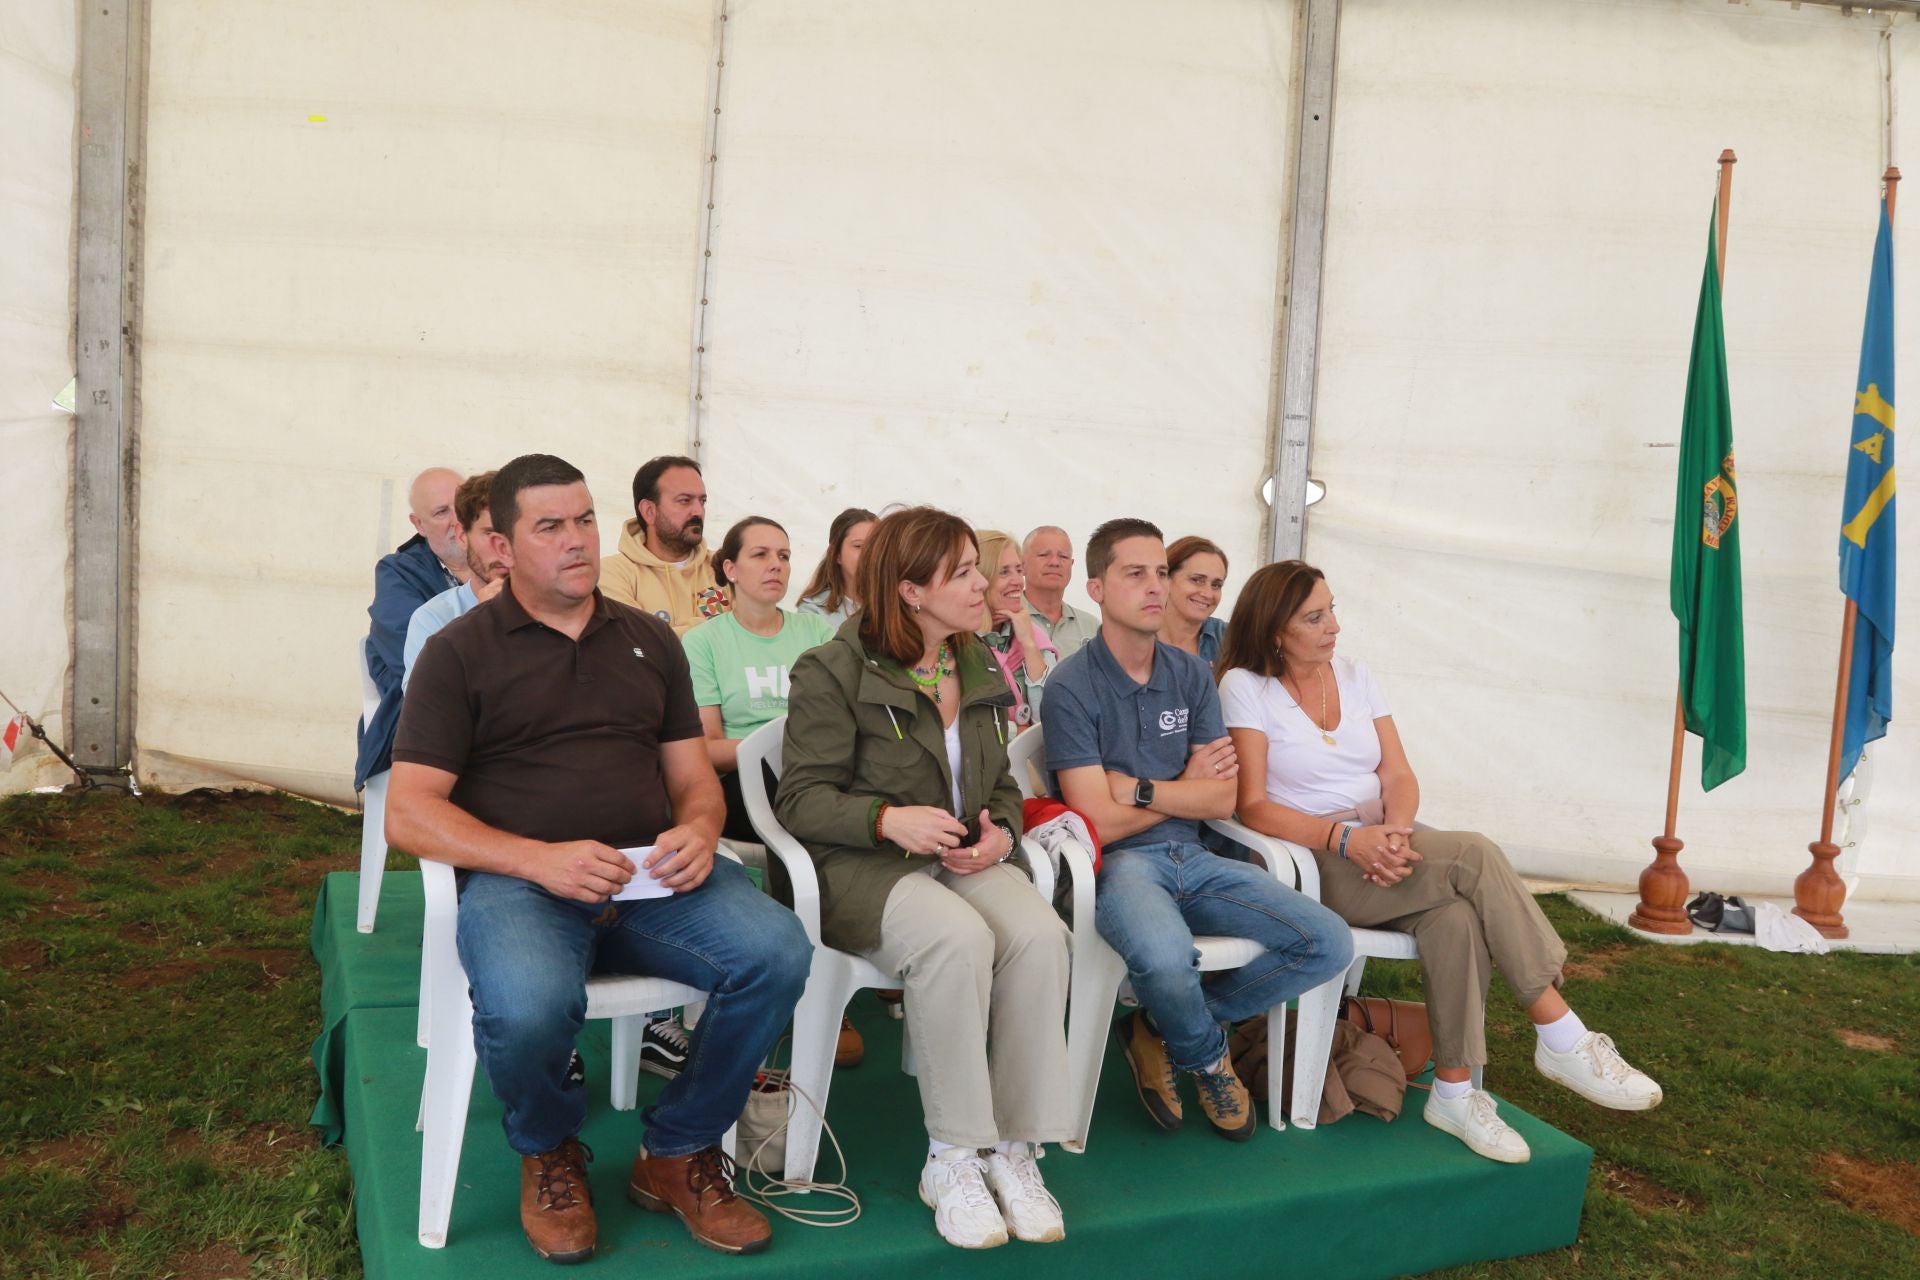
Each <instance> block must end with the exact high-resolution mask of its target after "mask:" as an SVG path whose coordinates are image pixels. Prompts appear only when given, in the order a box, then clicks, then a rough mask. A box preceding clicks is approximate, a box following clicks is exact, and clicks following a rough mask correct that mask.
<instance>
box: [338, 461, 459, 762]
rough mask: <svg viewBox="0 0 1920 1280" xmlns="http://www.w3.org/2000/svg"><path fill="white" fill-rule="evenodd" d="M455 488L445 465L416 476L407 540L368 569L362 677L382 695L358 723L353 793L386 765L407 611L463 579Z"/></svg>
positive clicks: (395, 722) (455, 475) (402, 669)
mask: <svg viewBox="0 0 1920 1280" xmlns="http://www.w3.org/2000/svg"><path fill="white" fill-rule="evenodd" d="M459 487H460V473H459V472H457V471H454V470H453V469H451V468H449V467H428V468H427V469H426V470H425V471H422V472H421V473H420V474H419V475H417V476H415V477H414V478H413V484H412V485H411V486H409V487H408V489H407V505H408V507H409V508H410V510H409V511H408V513H407V519H408V520H409V521H410V522H411V523H412V525H413V536H412V537H411V538H408V539H407V540H406V541H405V542H403V543H401V544H400V545H399V547H397V548H396V549H395V550H394V552H393V554H391V555H387V556H382V557H381V558H380V563H379V564H378V565H376V566H375V567H374V570H373V603H372V604H371V605H368V606H367V613H368V615H369V616H371V617H372V619H373V626H372V628H371V629H370V630H369V631H368V633H367V671H368V673H369V674H370V675H372V676H373V683H374V684H375V685H376V686H378V688H379V690H380V705H379V706H378V707H377V708H375V710H374V713H373V717H372V718H371V719H369V720H367V721H365V722H363V723H362V724H361V725H360V747H359V753H358V756H357V757H356V759H355V761H354V765H353V786H354V790H356V791H357V790H359V789H360V788H361V787H364V786H366V785H367V779H368V778H371V777H372V776H373V775H374V774H376V773H380V772H382V771H384V770H385V769H386V768H387V767H388V766H389V765H390V764H391V763H392V756H393V732H394V730H395V728H397V727H398V726H399V724H400V692H401V689H400V684H401V678H402V677H403V676H404V675H405V673H406V663H405V660H404V657H403V651H404V650H405V647H406V643H407V624H408V622H410V621H411V620H412V619H413V611H414V610H415V609H418V608H419V607H420V606H421V605H423V604H425V603H426V602H427V601H429V600H431V599H433V598H434V597H435V596H437V595H439V594H440V593H441V592H443V591H446V590H448V589H450V588H452V587H457V586H459V585H460V584H461V583H463V582H465V581H466V580H467V578H468V576H469V575H468V571H467V551H466V547H465V546H464V545H462V543H461V541H460V518H459V515H458V513H457V512H456V511H455V509H454V505H453V495H454V493H455V491H456V490H458V489H459Z"/></svg>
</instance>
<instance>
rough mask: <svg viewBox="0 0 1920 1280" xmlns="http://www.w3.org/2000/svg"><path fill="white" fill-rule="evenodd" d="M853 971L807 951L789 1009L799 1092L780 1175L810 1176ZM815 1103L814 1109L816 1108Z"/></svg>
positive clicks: (806, 1179) (804, 1179) (792, 1178)
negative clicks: (800, 985)
mask: <svg viewBox="0 0 1920 1280" xmlns="http://www.w3.org/2000/svg"><path fill="white" fill-rule="evenodd" d="M853 992H854V984H853V970H852V969H851V967H850V966H849V965H848V964H847V963H846V962H845V961H844V960H840V959H838V958H837V957H835V956H832V955H824V954H822V953H821V952H819V951H815V952H814V953H813V975H812V976H811V977H810V978H808V979H807V989H806V990H805V991H804V992H803V993H802V994H801V996H800V1003H799V1005H798V1006H797V1007H795V1009H794V1011H793V1066H792V1076H791V1079H792V1083H793V1087H794V1089H795V1090H796V1091H797V1092H798V1093H799V1094H800V1097H799V1098H797V1099H796V1100H795V1101H794V1104H793V1114H792V1118H791V1119H790V1120H788V1122H787V1165H786V1170H785V1173H786V1179H787V1181H789V1182H811V1181H813V1166H814V1164H815V1162H816V1161H817V1160H818V1159H819V1157H820V1126H821V1123H822V1120H823V1117H824V1116H825V1115H826V1111H827V1092H828V1090H829V1089H830V1088H831V1086H832V1084H833V1054H834V1050H835V1049H836V1048H837V1047H838V1045H839V1043H840V1019H841V1017H842V1015H844V1014H845V1013H846V1009H847V1001H848V1000H850V999H852V998H853ZM815 1108H818V1110H817V1111H816V1110H815Z"/></svg>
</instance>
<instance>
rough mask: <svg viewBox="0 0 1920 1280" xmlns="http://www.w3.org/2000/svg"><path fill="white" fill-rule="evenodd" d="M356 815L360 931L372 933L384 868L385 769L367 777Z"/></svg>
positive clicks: (385, 842)
mask: <svg viewBox="0 0 1920 1280" xmlns="http://www.w3.org/2000/svg"><path fill="white" fill-rule="evenodd" d="M361 807H362V812H361V815H360V914H359V919H358V921H357V924H358V926H359V929H360V932H362V933H372V932H373V917H374V914H375V913H376V912H377V911H378V910H379V909H380V877H381V875H382V874H384V873H385V871H386V869H387V772H386V771H385V770H382V771H381V772H379V773H376V774H374V775H373V776H372V777H371V778H368V779H367V786H366V790H365V791H363V792H362V793H361Z"/></svg>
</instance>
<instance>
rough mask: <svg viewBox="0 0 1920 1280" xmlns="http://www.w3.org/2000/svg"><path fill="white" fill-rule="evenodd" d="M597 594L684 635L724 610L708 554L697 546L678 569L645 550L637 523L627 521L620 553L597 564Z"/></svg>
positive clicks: (723, 597)
mask: <svg viewBox="0 0 1920 1280" xmlns="http://www.w3.org/2000/svg"><path fill="white" fill-rule="evenodd" d="M600 591H601V593H602V594H604V595H605V596H606V597H607V599H609V600H618V601H619V602H620V603H621V604H629V605H632V606H633V607H634V608H636V609H644V610H645V611H646V612H648V613H651V614H652V615H653V616H654V617H656V618H658V619H660V620H661V621H662V622H664V623H667V624H668V625H669V626H671V627H672V628H673V630H674V634H675V635H685V634H686V633H687V632H689V631H691V630H692V629H693V628H695V627H697V626H699V625H700V624H701V623H703V622H705V621H706V620H707V619H708V618H717V617H719V616H720V615H721V614H723V613H725V612H726V611H727V609H728V608H729V604H728V601H727V593H726V589H725V588H723V587H719V586H716V585H714V580H713V553H712V552H711V551H709V550H707V549H706V547H704V546H702V547H699V548H698V549H696V550H695V551H694V553H693V555H691V556H690V557H688V558H687V560H686V561H685V562H684V563H682V564H678V565H672V564H668V563H667V562H666V561H664V560H662V559H661V558H660V557H659V556H656V555H655V554H653V552H651V551H649V550H647V536H646V534H645V533H644V532H643V531H642V530H641V528H640V522H639V521H638V520H629V521H627V526H626V528H625V529H624V530H622V531H621V534H620V551H619V553H618V554H617V555H610V556H607V557H605V558H603V559H602V560H601V561H600Z"/></svg>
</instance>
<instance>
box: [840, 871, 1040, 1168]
mask: <svg viewBox="0 0 1920 1280" xmlns="http://www.w3.org/2000/svg"><path fill="white" fill-rule="evenodd" d="M1067 939H1068V934H1067V927H1066V925H1064V924H1063V923H1061V920H1060V917H1059V916H1058V915H1056V914H1054V911H1053V908H1052V907H1050V906H1049V905H1047V903H1046V902H1045V901H1044V900H1043V899H1042V898H1041V897H1040V895H1039V894H1037V893H1035V892H1034V890H1033V884H1032V883H1031V882H1030V881H1029V880H1028V879H1027V878H1026V877H1025V876H1024V875H1022V874H1021V873H1020V872H1018V871H1015V870H1014V869H1013V868H1011V867H1007V866H997V867H989V868H987V869H986V870H985V871H981V872H978V873H976V874H974V875H970V876H957V875H954V874H952V873H951V872H948V871H935V872H932V873H929V874H925V875H910V876H907V877H906V878H905V879H903V880H901V881H900V882H899V883H898V884H896V885H894V887H893V889H892V890H891V892H889V893H888V895H887V905H886V910H885V912H884V913H883V914H882V916H881V919H880V945H879V946H878V947H877V948H875V949H874V950H873V951H870V952H868V953H867V958H868V959H870V960H872V961H873V962H874V963H875V964H877V965H879V966H880V967H881V968H883V969H893V970H895V971H896V972H898V973H899V974H900V977H901V981H902V982H903V983H904V985H905V987H906V992H907V998H906V1012H907V1028H908V1031H909V1032H910V1033H911V1034H912V1036H913V1049H914V1057H915V1058H916V1060H917V1062H918V1069H919V1073H920V1074H919V1080H920V1106H921V1109H922V1111H923V1112H924V1113H925V1116H926V1125H927V1133H928V1135H929V1136H931V1137H934V1138H937V1139H939V1140H940V1141H941V1142H950V1143H952V1144H953V1145H954V1146H957V1147H991V1146H993V1145H994V1144H996V1143H999V1142H1063V1141H1065V1140H1066V1139H1068V1138H1071V1137H1073V1136H1074V1131H1075V1128H1076V1124H1075V1117H1074V1114H1073V1112H1074V1108H1073V1104H1072V1102H1073V1100H1072V1099H1071V1098H1070V1097H1069V1096H1068V1095H1069V1094H1070V1093H1071V1091H1072V1090H1071V1088H1070V1086H1069V1083H1068V1072H1067V1033H1066V1010H1067V964H1068V950H1069V949H1068V946H1067Z"/></svg>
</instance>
